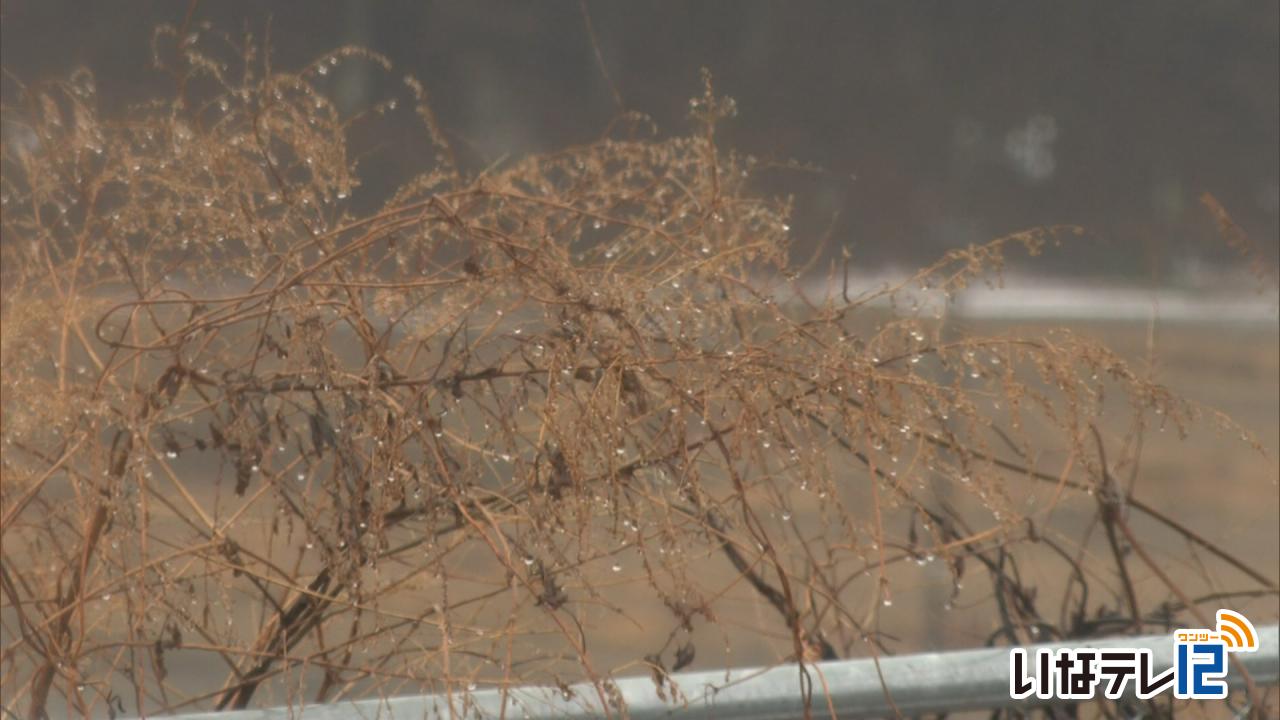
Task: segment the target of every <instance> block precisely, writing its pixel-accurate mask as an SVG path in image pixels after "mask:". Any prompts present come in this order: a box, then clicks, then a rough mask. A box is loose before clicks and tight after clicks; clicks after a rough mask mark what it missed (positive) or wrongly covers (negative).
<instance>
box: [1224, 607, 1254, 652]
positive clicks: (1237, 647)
mask: <svg viewBox="0 0 1280 720" xmlns="http://www.w3.org/2000/svg"><path fill="white" fill-rule="evenodd" d="M1218 637H1219V638H1221V639H1222V642H1223V643H1224V644H1226V646H1227V649H1228V650H1231V651H1233V652H1235V651H1243V652H1253V651H1254V650H1257V649H1258V631H1257V630H1254V629H1253V623H1251V622H1249V619H1248V618H1246V617H1245V616H1243V615H1241V614H1239V613H1235V612H1231V611H1230V610H1219V611H1218Z"/></svg>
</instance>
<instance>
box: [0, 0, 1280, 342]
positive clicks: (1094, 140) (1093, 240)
mask: <svg viewBox="0 0 1280 720" xmlns="http://www.w3.org/2000/svg"><path fill="white" fill-rule="evenodd" d="M126 8H127V9H126ZM188 9H189V6H188V3H186V2H171V1H167V2H159V1H156V0H149V1H146V0H144V1H138V2H131V3H129V4H128V5H127V6H121V5H119V4H116V3H84V2H76V1H75V0H7V1H6V2H4V4H3V5H2V6H0V13H2V18H3V41H4V42H3V55H2V59H3V66H4V69H5V70H6V72H7V73H10V74H12V76H16V77H18V78H21V79H22V80H23V81H24V82H31V81H38V80H40V79H48V78H53V77H59V76H65V75H66V74H67V73H68V72H69V71H70V70H72V69H74V68H75V67H77V66H81V65H83V66H86V67H89V68H92V69H93V71H94V73H95V74H96V76H97V82H98V87H99V90H100V96H101V98H102V101H103V103H104V104H105V107H104V110H107V111H108V113H110V111H111V110H112V109H113V106H120V105H125V104H128V103H133V102H139V101H142V100H145V99H147V98H151V97H156V96H157V95H161V94H163V93H164V92H165V91H166V90H167V89H168V88H169V87H170V85H169V83H170V82H171V81H170V80H169V79H168V78H167V77H165V76H163V75H161V74H160V73H158V72H156V71H155V70H154V69H153V68H152V67H151V59H152V54H151V46H150V38H151V33H152V30H153V29H154V27H155V26H156V25H157V24H159V23H172V24H174V25H181V24H182V23H183V21H184V18H185V17H186V15H187V12H188ZM587 16H589V22H590V26H591V28H592V29H593V31H594V37H595V43H594V46H593V42H592V33H591V32H589V31H588V20H587ZM200 21H209V22H211V23H212V27H213V28H214V29H215V30H217V31H221V32H227V33H231V34H233V35H234V34H236V33H240V32H242V31H250V32H253V33H254V35H255V36H256V37H259V38H261V37H263V36H264V35H267V34H269V37H270V43H271V46H272V48H273V51H274V56H273V62H275V63H277V64H278V66H280V67H294V68H296V67H300V66H301V65H303V64H305V63H306V62H309V61H311V60H313V59H314V58H315V57H316V56H317V55H319V54H321V53H323V52H326V51H328V50H330V49H333V48H334V47H336V46H339V45H343V44H358V45H362V46H365V47H368V48H370V49H373V50H376V51H378V52H381V53H384V54H386V55H387V56H388V57H389V58H390V59H391V60H392V61H393V62H394V63H395V66H396V70H395V71H394V72H393V73H391V74H390V75H387V74H385V73H382V72H381V71H375V70H374V68H373V67H372V65H368V66H361V65H359V64H344V66H343V67H342V68H339V69H338V70H337V71H335V72H334V73H333V75H332V77H331V78H330V81H331V82H332V83H333V84H334V91H335V95H336V96H337V97H338V98H339V100H341V101H342V102H343V103H345V104H346V105H347V107H349V108H351V109H354V108H357V107H365V106H367V104H368V103H369V102H371V101H374V100H379V99H384V98H386V97H388V96H389V95H390V94H392V93H395V92H399V91H402V87H401V86H400V78H401V76H402V74H404V73H411V74H413V75H415V76H416V77H418V78H419V79H420V80H422V81H423V83H424V84H425V85H426V87H427V89H428V92H429V93H430V94H431V96H432V98H433V101H434V106H435V111H436V113H437V115H438V116H439V119H440V121H441V123H442V124H443V126H444V127H445V129H446V132H447V133H448V134H449V135H450V137H451V139H452V140H453V142H454V143H455V144H456V145H457V146H458V147H459V150H460V152H461V153H462V155H463V159H464V162H465V163H466V164H467V165H469V166H470V167H471V168H473V169H477V170H478V169H481V168H483V167H486V166H488V165H489V164H490V163H493V162H496V161H499V160H500V159H502V158H504V157H507V158H518V157H519V156H521V155H523V154H525V153H528V152H530V151H539V150H553V149H557V148H560V147H563V146H565V145H569V144H574V143H580V142H586V141H589V140H592V139H594V138H596V137H599V136H600V135H601V134H602V133H604V132H605V131H606V129H607V127H608V125H609V122H610V120H611V119H613V118H615V117H616V116H617V115H618V114H619V110H620V109H626V110H636V111H640V112H643V113H646V114H648V115H650V116H651V117H652V118H653V120H654V121H655V122H656V124H657V127H658V132H659V134H660V135H670V134H679V133H683V132H686V131H688V129H689V128H690V125H689V124H688V122H687V113H688V108H689V106H688V99H689V98H691V97H693V96H694V95H696V94H698V93H699V92H700V85H699V84H700V79H699V70H700V68H702V67H706V68H708V69H710V70H711V71H712V73H713V74H714V77H715V80H716V84H717V92H719V93H721V94H727V95H729V96H732V97H733V98H734V99H736V101H737V105H738V109H739V116H738V117H737V118H736V119H735V120H734V121H732V122H731V123H729V124H728V125H727V126H726V128H725V131H724V132H725V139H726V144H727V145H730V146H732V147H735V148H737V149H738V150H740V151H742V152H746V153H752V154H754V155H756V156H758V157H760V158H761V159H765V160H774V161H778V162H780V163H788V162H791V161H795V162H796V163H801V164H805V165H809V166H812V167H813V168H816V171H798V170H795V171H787V172H779V173H778V174H777V177H776V178H774V181H775V182H776V183H777V186H776V188H769V189H785V190H786V191H787V192H790V193H794V194H795V196H796V202H797V213H796V218H795V223H794V226H795V229H796V237H797V242H798V250H799V251H800V252H801V253H802V254H803V253H804V251H805V250H806V249H807V247H806V246H807V245H808V244H810V243H812V242H814V241H815V238H817V237H818V236H820V235H822V234H823V233H825V232H827V231H828V230H830V232H831V238H832V251H831V252H833V253H836V256H838V253H837V252H836V251H837V250H838V249H839V248H840V246H845V247H847V248H849V249H850V250H851V251H852V252H853V256H854V259H855V264H856V266H857V267H858V268H859V269H861V270H863V271H878V270H880V269H883V268H886V267H892V266H903V267H914V266H916V265H918V264H919V263H921V262H924V261H928V260H930V259H932V258H934V257H936V256H937V255H938V254H940V253H941V252H942V251H944V250H946V249H947V248H951V247H956V246H963V245H965V244H968V243H970V242H980V241H983V240H987V239H990V238H992V237H996V236H999V235H1002V234H1004V233H1007V232H1010V231H1013V230H1018V229H1022V228H1025V227H1028V226H1032V225H1041V224H1050V223H1074V224H1079V225H1083V226H1085V227H1087V228H1088V229H1089V230H1090V231H1091V235H1090V236H1089V237H1088V238H1086V239H1083V240H1081V241H1079V242H1078V243H1077V244H1076V247H1073V248H1071V249H1070V252H1065V251H1060V252H1053V253H1050V254H1049V255H1048V256H1046V257H1044V258H1041V259H1039V260H1037V261H1036V263H1035V266H1034V267H1035V269H1036V271H1037V272H1048V273H1052V274H1055V275H1062V276H1076V277H1079V276H1107V277H1110V278H1116V277H1123V278H1127V279H1130V280H1139V279H1140V280H1141V281H1143V282H1144V283H1150V282H1153V281H1154V282H1157V283H1159V284H1172V285H1184V286H1185V285H1197V284H1198V285H1204V284H1216V283H1218V282H1219V281H1220V280H1221V277H1220V273H1221V271H1223V270H1224V268H1230V267H1231V266H1232V265H1233V264H1234V263H1237V262H1238V260H1239V258H1238V255H1237V254H1236V253H1235V252H1233V251H1232V250H1231V249H1230V248H1228V247H1226V246H1225V245H1224V244H1223V243H1222V242H1221V240H1220V238H1219V235H1218V232H1217V230H1216V227H1215V224H1214V222H1213V220H1212V217H1211V216H1210V215H1209V213H1207V212H1206V211H1205V209H1204V208H1203V207H1202V206H1201V204H1200V203H1199V201H1198V200H1197V198H1198V197H1199V196H1200V194H1201V193H1205V192H1208V193H1212V194H1213V195H1214V196H1215V197H1216V198H1217V199H1218V200H1219V201H1220V202H1221V204H1222V205H1223V207H1224V208H1225V209H1226V210H1227V211H1228V212H1229V213H1230V215H1231V217H1232V218H1233V219H1234V221H1235V222H1236V223H1238V225H1239V226H1240V228H1241V229H1243V230H1244V232H1245V233H1246V234H1247V235H1248V236H1249V237H1250V238H1251V239H1252V242H1253V243H1254V244H1255V245H1256V246H1257V247H1258V248H1259V251H1260V252H1261V253H1262V255H1263V257H1264V259H1265V263H1266V265H1267V266H1268V267H1269V268H1270V269H1271V270H1272V271H1273V272H1274V269H1275V266H1276V262H1277V258H1278V257H1280V253H1278V251H1277V245H1278V238H1280V169H1278V168H1280V140H1278V138H1280V132H1278V131H1277V128H1278V127H1280V59H1278V58H1280V4H1277V3H1274V2H1209V3H1204V2H1176V3H1168V2H1130V3H1113V2H1107V1H1105V0H1096V1H1088V2H1075V3H1048V2H1031V3H1027V2H982V3H966V4H964V5H963V6H958V5H950V4H945V3H931V2H921V3H907V4H899V3H874V4H870V3H836V2H822V3H819V2H807V3H799V4H797V3H773V2H719V1H717V2H698V3H676V2H636V3H586V4H585V5H582V4H579V3H578V2H573V1H569V2H565V1H559V2H541V3H517V2H494V1H492V0H484V1H481V2H407V1H389V2H378V3H366V2H357V1H356V0H329V1H325V2H317V1H315V0H293V1H289V2H271V3H261V2H244V1H232V2H216V3H212V2H211V3H201V4H199V5H197V6H196V7H195V10H194V13H193V22H196V23H199V22H200ZM597 48H598V53H599V60H597ZM601 65H603V67H604V68H605V70H606V71H607V73H608V79H606V77H605V75H604V73H602V71H601ZM615 91H616V94H615ZM405 122H406V123H408V122H412V118H405ZM379 162H380V163H385V164H386V165H387V166H386V167H379V166H370V165H369V164H367V163H366V164H365V166H364V170H365V171H366V177H367V176H368V175H371V174H372V175H376V174H379V173H381V172H385V173H387V176H388V177H395V176H398V175H400V174H407V173H409V172H413V171H414V170H415V169H417V168H416V167H415V166H420V165H421V162H422V158H420V157H415V156H414V154H413V153H387V154H385V155H384V156H382V157H380V159H379ZM396 164H402V165H403V166H404V167H398V168H397V167H393V166H394V165H396ZM366 187H368V183H366ZM1272 318H1274V315H1273V316H1272Z"/></svg>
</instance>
